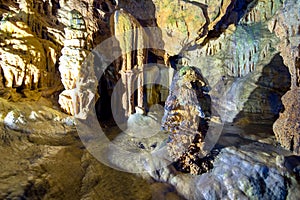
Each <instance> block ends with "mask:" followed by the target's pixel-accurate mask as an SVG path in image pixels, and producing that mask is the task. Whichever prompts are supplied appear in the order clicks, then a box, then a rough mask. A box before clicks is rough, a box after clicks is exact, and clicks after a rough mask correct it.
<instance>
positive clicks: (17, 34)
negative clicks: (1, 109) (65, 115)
mask: <svg viewBox="0 0 300 200" xmlns="http://www.w3.org/2000/svg"><path fill="white" fill-rule="evenodd" d="M21 3H22V4H20V5H19V7H20V8H23V10H22V12H7V13H6V12H4V13H3V17H2V20H1V22H0V32H1V34H0V35H1V36H0V68H1V74H2V76H3V77H1V79H2V81H3V85H2V87H4V88H6V89H13V90H16V89H17V90H18V91H21V92H22V93H23V94H24V95H25V96H26V97H28V98H30V97H29V96H28V95H27V94H28V91H31V90H35V91H36V92H37V90H44V89H47V88H48V87H51V86H53V85H55V82H57V79H56V75H57V74H56V70H55V63H56V62H57V49H58V47H57V46H56V45H55V44H54V43H53V42H51V41H49V40H45V39H43V38H39V37H38V36H39V35H40V34H41V32H42V30H41V29H42V28H41V27H43V25H45V24H42V23H37V22H36V21H35V19H36V18H35V17H33V16H32V15H31V14H32V12H33V10H34V8H33V7H31V6H30V4H27V2H26V1H21ZM10 92H12V90H10ZM10 97H11V95H8V96H7V98H10Z"/></svg>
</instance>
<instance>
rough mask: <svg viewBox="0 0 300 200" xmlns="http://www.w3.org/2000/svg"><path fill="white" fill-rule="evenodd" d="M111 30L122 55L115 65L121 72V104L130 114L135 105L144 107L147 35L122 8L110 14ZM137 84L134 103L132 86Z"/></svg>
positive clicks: (127, 113) (127, 114)
mask: <svg viewBox="0 0 300 200" xmlns="http://www.w3.org/2000/svg"><path fill="white" fill-rule="evenodd" d="M110 26H111V32H112V34H113V35H114V36H115V38H116V40H117V42H118V44H115V47H116V48H120V49H121V53H122V57H121V61H120V62H118V63H120V65H119V66H118V65H117V66H116V68H117V70H119V73H120V74H121V81H122V83H123V85H124V88H125V93H124V94H122V105H123V109H124V110H125V116H127V117H128V116H130V115H131V114H132V113H133V112H134V108H135V106H138V107H141V108H143V107H144V100H143V98H144V92H143V83H144V76H143V73H144V72H143V68H144V64H145V63H146V62H147V49H146V48H145V47H147V43H148V37H147V35H146V33H145V31H144V29H143V28H142V26H141V25H140V23H139V22H138V21H137V20H136V19H135V18H134V17H133V16H132V15H131V14H129V13H127V12H126V11H124V10H123V9H121V10H117V11H115V12H114V14H113V15H112V16H111V20H110ZM135 83H136V84H137V97H136V102H137V105H135V103H134V101H135V100H134V99H135V97H134V89H135V88H134V86H135Z"/></svg>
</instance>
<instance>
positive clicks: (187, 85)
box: [162, 67, 209, 174]
mask: <svg viewBox="0 0 300 200" xmlns="http://www.w3.org/2000/svg"><path fill="white" fill-rule="evenodd" d="M204 86H206V83H205V82H204V79H203V77H202V76H201V74H200V73H199V71H198V70H197V69H196V68H194V67H183V68H181V69H180V71H179V72H178V73H177V74H176V75H175V76H174V79H173V82H172V85H171V88H170V93H169V96H168V98H167V101H166V103H165V114H164V117H163V120H162V128H163V129H164V130H166V131H168V132H169V133H170V141H169V142H168V152H169V154H170V156H171V157H172V158H173V159H174V161H177V162H178V163H179V166H180V168H181V170H183V171H187V172H190V173H192V174H198V173H199V172H200V171H202V169H200V166H199V164H198V163H197V162H198V160H199V158H200V157H203V156H205V155H206V154H207V153H206V152H203V151H202V147H203V145H204V142H203V141H204V137H205V133H206V128H207V127H206V124H205V119H204V118H205V113H204V112H206V113H207V114H209V112H208V111H209V110H207V111H203V110H202V107H207V106H206V105H205V103H207V102H206V100H205V97H204V93H203V91H202V88H203V87H204Z"/></svg>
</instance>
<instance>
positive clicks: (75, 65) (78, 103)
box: [58, 10, 97, 118]
mask: <svg viewBox="0 0 300 200" xmlns="http://www.w3.org/2000/svg"><path fill="white" fill-rule="evenodd" d="M69 18H70V21H69V26H68V27H67V28H65V36H66V39H65V41H64V48H63V49H62V56H61V57H60V59H59V60H60V66H59V71H60V73H61V79H62V83H63V85H64V87H65V89H66V90H65V91H63V92H62V93H61V94H60V95H59V100H58V102H59V104H60V105H61V107H62V109H63V110H64V111H66V112H67V113H69V114H71V115H76V116H77V117H78V118H86V117H87V113H88V112H89V110H90V107H89V106H90V105H91V103H92V101H93V100H95V99H94V97H95V94H96V87H97V86H96V84H97V79H96V77H95V75H94V73H93V72H94V69H93V67H94V66H93V56H92V55H91V54H90V55H89V56H87V55H88V51H87V43H86V38H87V35H88V34H87V32H86V27H85V22H84V19H83V17H82V15H81V14H80V12H78V11H77V10H72V11H71V12H70V14H69ZM85 59H86V60H85Z"/></svg>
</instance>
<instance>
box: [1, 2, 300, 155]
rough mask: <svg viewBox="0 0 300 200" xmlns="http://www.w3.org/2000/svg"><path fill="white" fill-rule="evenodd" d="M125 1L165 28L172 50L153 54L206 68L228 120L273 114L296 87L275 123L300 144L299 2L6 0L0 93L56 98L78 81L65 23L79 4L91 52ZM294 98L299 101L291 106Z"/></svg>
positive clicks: (159, 38) (136, 14) (162, 34)
mask: <svg viewBox="0 0 300 200" xmlns="http://www.w3.org/2000/svg"><path fill="white" fill-rule="evenodd" d="M294 5H295V6H294ZM119 8H123V9H124V10H125V11H127V12H128V13H130V14H131V15H132V16H133V18H135V19H136V20H137V22H138V23H139V24H140V25H141V26H157V27H158V28H159V30H160V31H159V32H157V33H158V34H155V35H149V38H151V39H152V40H154V41H155V42H158V43H161V44H162V46H163V47H164V51H162V50H155V49H150V50H149V52H151V53H152V54H153V55H155V56H157V57H159V58H160V59H162V60H163V63H164V64H166V65H167V66H168V67H170V65H171V64H170V63H171V62H174V60H171V59H172V58H174V57H178V58H182V59H178V60H176V63H177V67H179V68H180V66H181V65H183V64H184V65H190V66H196V67H198V68H199V69H200V70H201V73H202V74H203V76H204V77H205V78H206V79H207V82H208V85H209V87H210V89H211V91H210V94H211V96H212V102H213V104H214V105H215V108H216V109H218V110H221V112H222V111H224V110H225V111H226V112H222V115H223V120H224V121H229V122H232V121H234V120H235V118H236V117H237V116H238V115H239V114H241V113H244V114H245V113H246V114H247V113H250V114H255V115H257V116H259V119H261V120H264V119H271V118H272V119H273V118H274V117H276V116H277V115H278V112H279V111H280V110H282V108H281V107H282V106H281V97H282V95H283V94H284V93H286V92H287V90H288V89H289V87H291V92H289V93H288V94H293V95H288V94H287V96H286V98H285V99H289V100H284V102H283V103H284V104H285V108H286V110H285V112H284V113H282V114H280V118H279V120H278V121H277V122H276V123H275V125H274V132H275V134H276V137H277V139H278V140H279V141H281V143H282V144H283V143H284V145H283V146H285V147H287V148H289V149H291V150H294V151H295V152H299V150H295V149H297V147H293V148H291V146H294V145H295V144H296V145H298V144H299V136H298V135H299V134H298V135H297V134H294V133H295V130H296V133H297V132H299V131H298V130H299V124H298V125H295V124H297V121H299V115H298V114H297V113H294V112H296V111H295V110H297V109H294V108H295V106H297V105H299V100H298V96H299V95H295V94H298V93H299V85H300V81H299V79H300V78H299V77H300V72H299V68H300V67H299V63H300V62H299V42H298V41H299V5H298V2H297V1H296V0H286V1H282V0H271V1H263V0H243V1H238V0H224V1H206V0H200V1H189V0H181V1H170V0H163V1H156V0H153V1H134V0H123V1H113V0H100V1H96V0H87V1H75V0H69V1H62V0H46V1H40V0H21V1H18V2H16V1H11V0H8V1H5V2H4V1H1V7H0V14H1V22H0V32H1V36H0V46H1V48H0V66H1V67H0V68H1V76H0V80H1V82H0V87H1V96H2V97H3V98H7V99H11V100H14V101H18V100H19V99H20V98H22V97H27V98H29V99H37V98H39V96H41V95H44V96H50V95H52V94H53V93H55V92H57V91H59V92H60V91H62V90H63V87H62V85H64V87H65V88H66V89H71V88H72V87H70V88H68V86H67V87H66V85H68V84H66V83H67V82H70V81H71V82H72V80H73V79H74V77H73V78H72V76H74V75H73V74H72V73H73V72H70V74H69V75H68V76H63V75H62V74H64V73H62V74H61V73H59V66H63V64H62V63H63V60H66V59H69V60H72V55H68V53H70V51H68V53H67V54H65V53H66V49H64V48H66V47H67V46H68V45H66V40H68V36H67V33H68V31H65V28H66V27H68V23H69V17H68V15H69V13H70V12H71V11H72V10H73V9H75V10H77V11H78V12H79V13H80V14H81V15H82V17H83V20H84V21H85V25H86V31H85V32H86V37H85V42H86V45H85V47H84V49H85V52H86V53H84V54H85V55H83V56H82V59H83V58H85V56H86V54H88V53H89V52H90V51H91V50H92V48H94V47H95V46H96V45H97V44H99V43H101V42H102V41H104V40H105V39H106V38H109V37H110V36H111V35H112V31H111V26H112V25H109V19H110V16H111V15H112V13H113V12H114V11H115V10H116V9H119ZM191 11H192V12H191ZM132 21H135V20H134V19H132ZM73 53H74V52H73ZM64 58H65V59H64ZM82 59H81V61H82ZM81 61H80V62H81ZM80 62H79V63H78V66H80V65H81V64H82V63H80ZM175 67H176V66H175ZM286 69H288V71H287V70H286ZM63 71H64V70H61V72H63ZM64 75H66V74H64ZM61 76H62V80H60V79H61ZM73 81H74V80H73ZM73 85H74V84H73ZM73 88H74V87H73ZM32 91H34V92H32ZM287 97H289V98H287ZM288 102H293V103H291V105H295V106H292V107H291V108H290V109H289V105H288V104H289V103H288ZM276 105H277V106H278V105H279V106H278V107H277V108H275V107H276ZM68 107H70V105H69V106H68ZM65 110H67V109H65ZM67 112H68V113H72V114H73V113H74V112H71V111H67ZM293 113H294V114H293ZM287 119H289V120H287ZM291 119H292V120H291ZM286 121H289V123H292V124H293V126H292V127H295V128H294V129H293V130H291V131H290V132H289V131H285V130H286V129H289V128H288V127H291V124H289V123H287V122H286ZM290 121H293V122H290ZM294 125H295V126H294ZM282 133H284V134H283V135H287V136H281V135H282ZM286 137H288V138H290V139H288V141H287V144H285V143H286V142H285V139H282V138H286ZM297 138H298V139H297ZM288 144H290V145H288Z"/></svg>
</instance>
